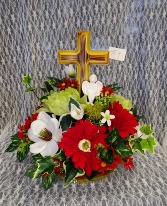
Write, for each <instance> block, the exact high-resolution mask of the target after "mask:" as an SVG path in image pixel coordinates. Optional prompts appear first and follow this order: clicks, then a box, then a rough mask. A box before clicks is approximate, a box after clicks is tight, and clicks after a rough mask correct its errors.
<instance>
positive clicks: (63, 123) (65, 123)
mask: <svg viewBox="0 0 167 206" xmlns="http://www.w3.org/2000/svg"><path fill="white" fill-rule="evenodd" d="M59 121H60V127H61V129H62V131H63V132H64V131H66V130H67V129H68V128H69V127H71V125H72V121H73V118H72V117H71V115H70V114H64V115H62V116H61V117H60V120H59Z"/></svg>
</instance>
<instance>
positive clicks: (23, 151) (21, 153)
mask: <svg viewBox="0 0 167 206" xmlns="http://www.w3.org/2000/svg"><path fill="white" fill-rule="evenodd" d="M29 145H30V144H29V143H27V142H23V143H21V144H20V147H19V149H18V151H17V159H18V160H19V161H20V162H22V161H23V160H24V159H25V158H26V156H27V154H28V152H29Z"/></svg>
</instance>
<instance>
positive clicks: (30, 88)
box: [25, 87, 36, 92]
mask: <svg viewBox="0 0 167 206" xmlns="http://www.w3.org/2000/svg"><path fill="white" fill-rule="evenodd" d="M34 90H36V89H35V88H34V87H28V88H27V89H26V90H25V92H32V91H34Z"/></svg>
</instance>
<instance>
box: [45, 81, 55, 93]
mask: <svg viewBox="0 0 167 206" xmlns="http://www.w3.org/2000/svg"><path fill="white" fill-rule="evenodd" d="M44 84H45V87H46V89H47V91H48V92H50V91H51V90H54V89H53V87H52V86H51V85H50V84H49V82H47V81H45V82H44Z"/></svg>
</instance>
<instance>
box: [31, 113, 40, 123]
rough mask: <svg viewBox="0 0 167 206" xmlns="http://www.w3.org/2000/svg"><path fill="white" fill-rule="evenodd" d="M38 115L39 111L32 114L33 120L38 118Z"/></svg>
mask: <svg viewBox="0 0 167 206" xmlns="http://www.w3.org/2000/svg"><path fill="white" fill-rule="evenodd" d="M37 117H38V113H34V114H33V115H32V116H31V121H34V120H36V119H37Z"/></svg>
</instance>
